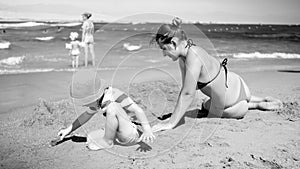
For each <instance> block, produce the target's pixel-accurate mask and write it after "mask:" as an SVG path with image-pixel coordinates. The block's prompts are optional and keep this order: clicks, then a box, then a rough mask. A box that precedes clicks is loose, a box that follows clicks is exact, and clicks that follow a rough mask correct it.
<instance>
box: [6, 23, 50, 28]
mask: <svg viewBox="0 0 300 169" xmlns="http://www.w3.org/2000/svg"><path fill="white" fill-rule="evenodd" d="M43 25H47V24H45V23H38V22H23V23H3V24H0V28H20V27H34V26H43Z"/></svg>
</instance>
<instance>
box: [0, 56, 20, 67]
mask: <svg viewBox="0 0 300 169" xmlns="http://www.w3.org/2000/svg"><path fill="white" fill-rule="evenodd" d="M24 59H25V56H18V57H9V58H6V59H2V60H0V65H6V66H7V65H8V66H15V65H19V64H21V63H22V62H23V61H24Z"/></svg>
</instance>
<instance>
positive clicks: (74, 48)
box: [66, 32, 80, 68]
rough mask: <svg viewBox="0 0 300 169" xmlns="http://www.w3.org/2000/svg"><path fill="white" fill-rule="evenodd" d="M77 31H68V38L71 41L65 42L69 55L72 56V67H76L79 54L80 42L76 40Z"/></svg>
mask: <svg viewBox="0 0 300 169" xmlns="http://www.w3.org/2000/svg"><path fill="white" fill-rule="evenodd" d="M77 38H78V33H77V32H71V33H70V39H71V42H70V43H67V44H66V48H67V49H70V53H69V54H70V56H71V57H72V58H71V59H72V68H75V66H76V68H78V60H79V54H80V50H79V48H80V42H79V41H78V40H77Z"/></svg>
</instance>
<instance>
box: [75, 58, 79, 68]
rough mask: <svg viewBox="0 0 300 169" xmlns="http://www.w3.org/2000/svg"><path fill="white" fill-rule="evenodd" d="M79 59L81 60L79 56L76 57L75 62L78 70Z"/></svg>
mask: <svg viewBox="0 0 300 169" xmlns="http://www.w3.org/2000/svg"><path fill="white" fill-rule="evenodd" d="M78 58H79V56H78V55H77V56H76V60H75V63H76V68H78Z"/></svg>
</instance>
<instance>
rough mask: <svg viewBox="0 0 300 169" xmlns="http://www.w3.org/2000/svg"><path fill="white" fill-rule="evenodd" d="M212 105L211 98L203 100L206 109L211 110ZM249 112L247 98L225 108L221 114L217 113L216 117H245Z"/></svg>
mask: <svg viewBox="0 0 300 169" xmlns="http://www.w3.org/2000/svg"><path fill="white" fill-rule="evenodd" d="M210 106H211V100H210V99H207V100H205V101H204V102H203V108H204V109H205V110H208V111H209V110H210ZM247 112H248V103H247V101H246V100H242V101H240V102H238V103H236V104H234V105H233V106H230V107H228V108H226V109H224V111H223V113H222V114H221V115H216V116H215V117H222V118H235V119H240V118H243V117H244V116H245V115H246V113H247Z"/></svg>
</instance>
